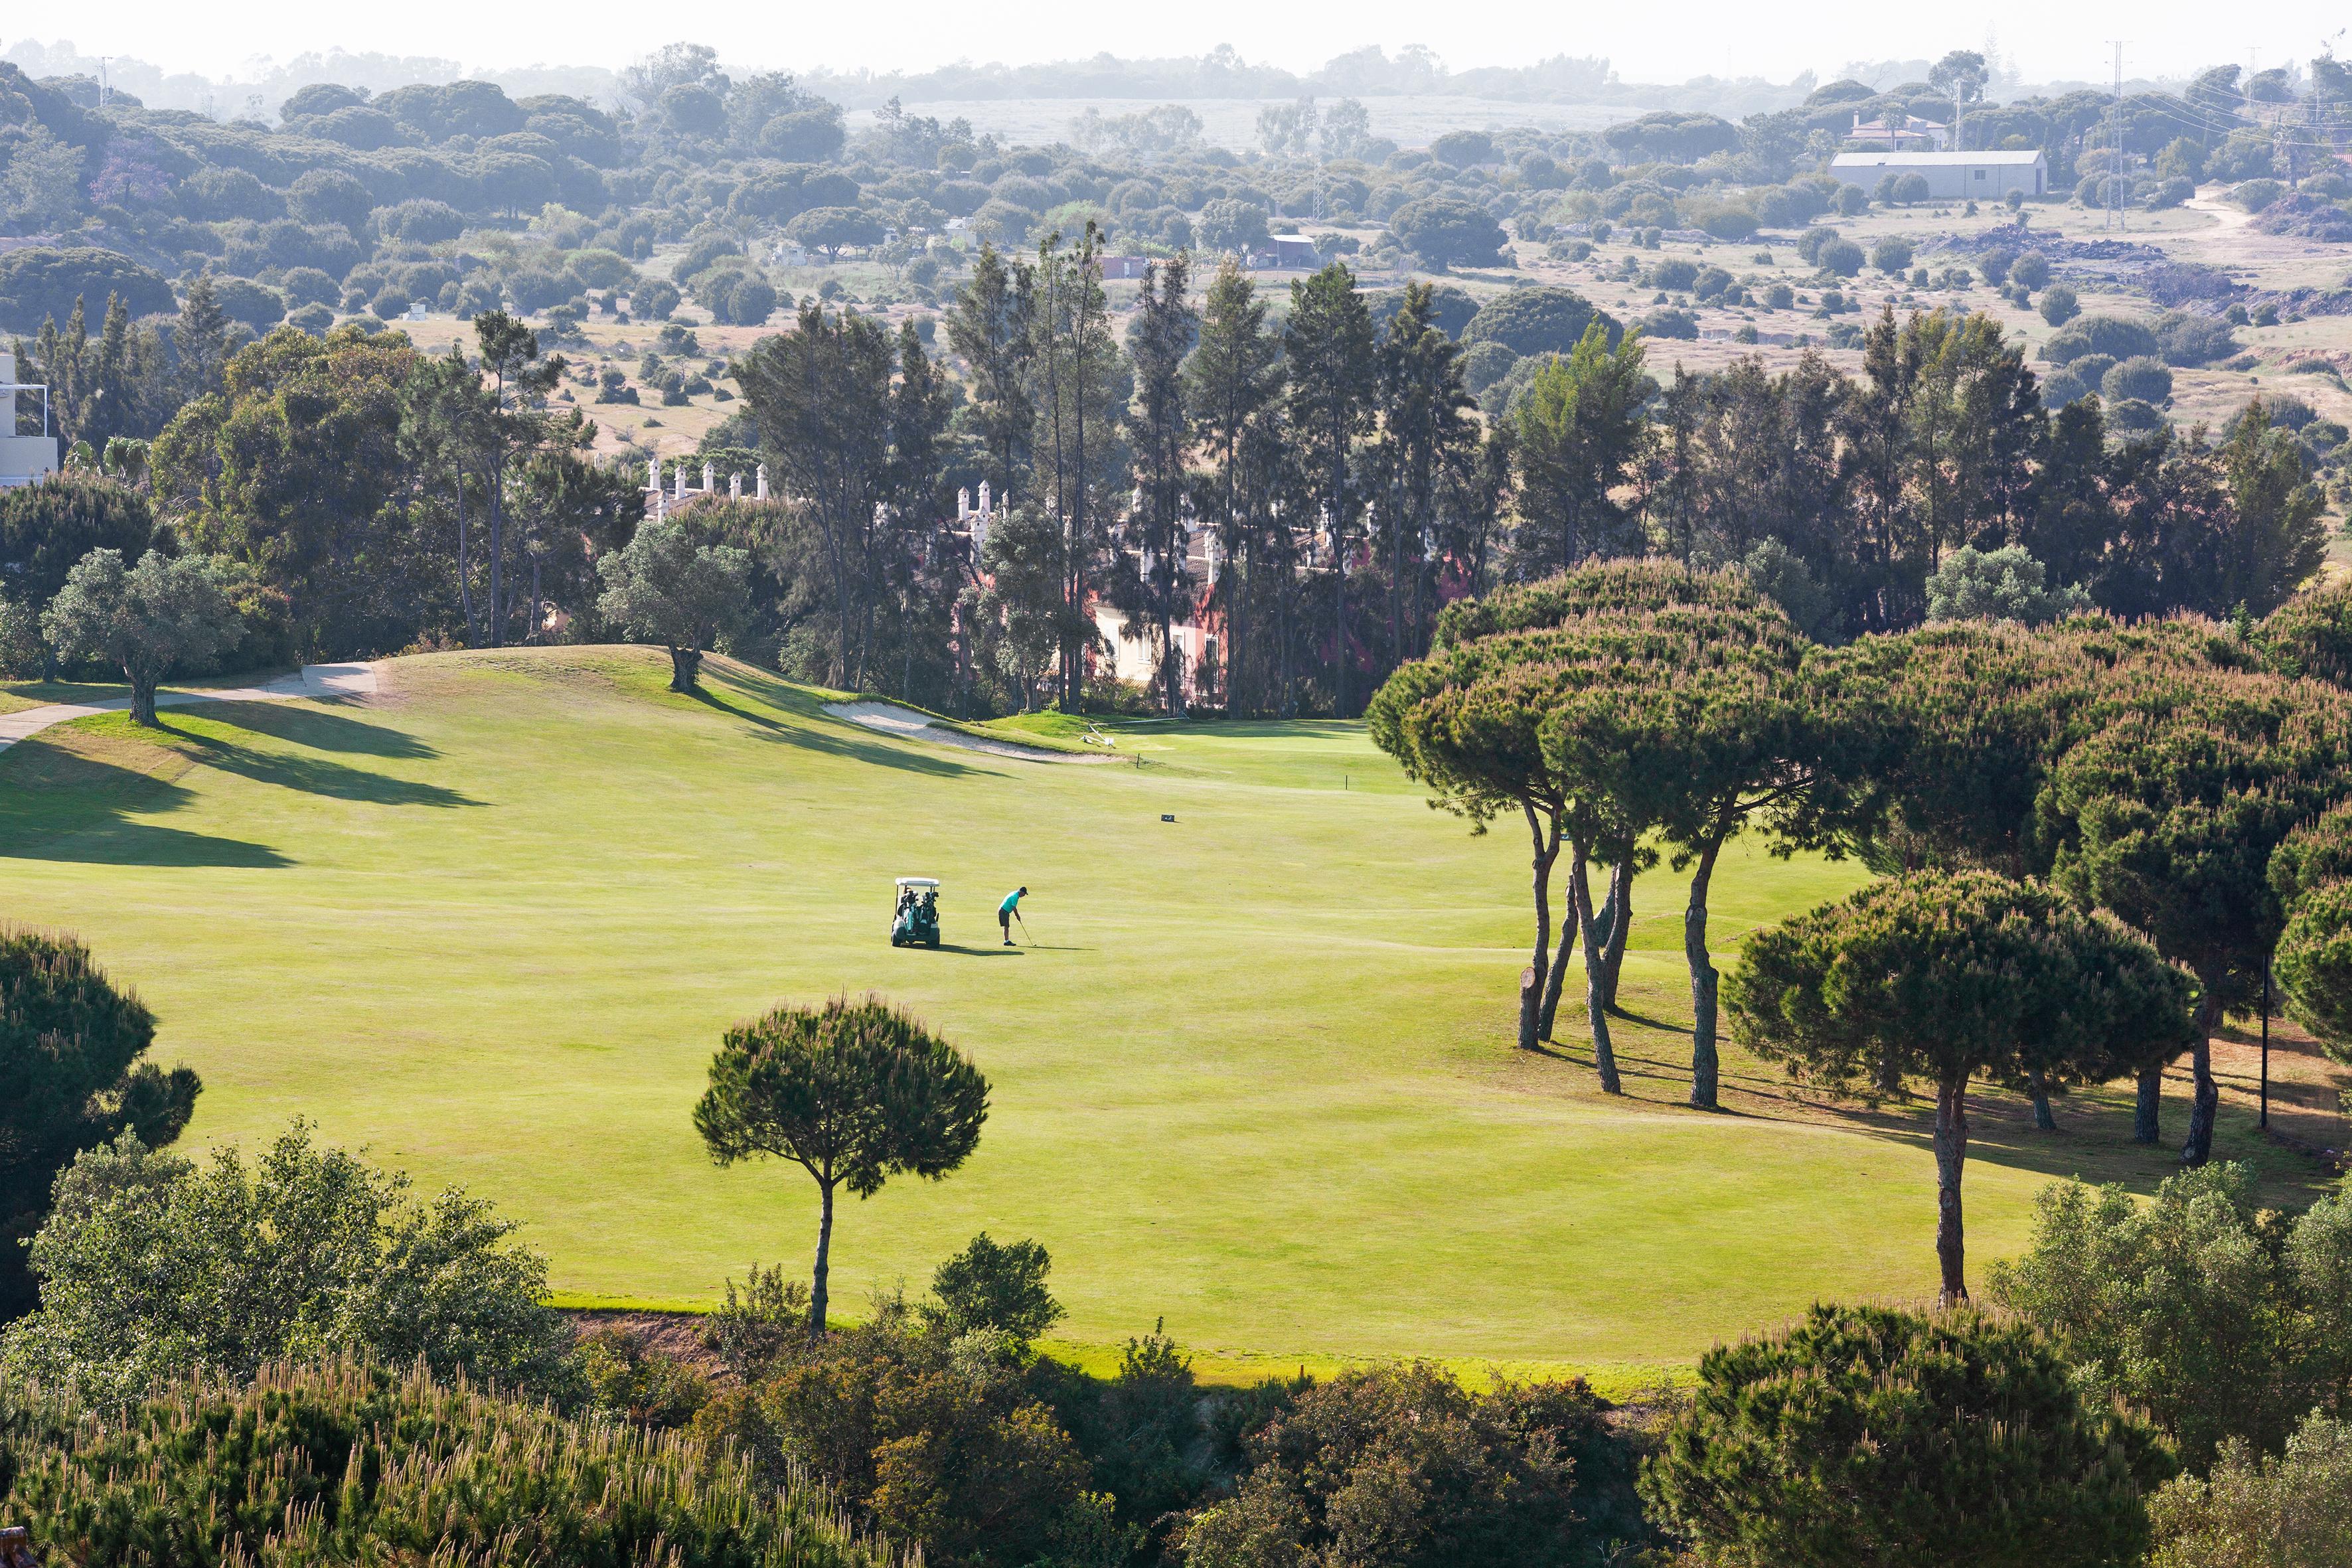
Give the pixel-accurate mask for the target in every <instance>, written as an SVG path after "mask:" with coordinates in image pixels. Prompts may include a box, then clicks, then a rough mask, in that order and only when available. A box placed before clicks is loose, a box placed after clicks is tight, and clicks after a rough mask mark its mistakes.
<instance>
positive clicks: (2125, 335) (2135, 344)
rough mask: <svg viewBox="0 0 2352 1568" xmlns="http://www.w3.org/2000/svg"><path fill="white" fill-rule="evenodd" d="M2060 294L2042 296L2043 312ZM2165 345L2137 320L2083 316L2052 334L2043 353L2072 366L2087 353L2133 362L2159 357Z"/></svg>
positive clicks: (2054, 362)
mask: <svg viewBox="0 0 2352 1568" xmlns="http://www.w3.org/2000/svg"><path fill="white" fill-rule="evenodd" d="M2057 292H2058V290H2057V289H2051V290H2050V292H2049V293H2048V294H2044V295H2043V296H2042V310H2043V313H2044V314H2045V315H2046V314H2047V313H2048V311H2049V306H2050V300H2051V299H2052V297H2053V296H2054V295H2055V294H2056V293H2057ZM2162 348H2163V345H2162V344H2161V343H2159V342H2158V341H2157V336H2156V333H2155V332H2153V331H2150V330H2149V329H2148V328H2147V326H2145V325H2144V324H2142V323H2141V322H2138V321H2126V319H2125V318H2123V317H2121V316H2084V317H2083V318H2082V319H2081V320H2079V321H2070V322H2068V323H2067V324H2066V325H2065V326H2063V327H2061V328H2060V329H2059V330H2058V331H2057V332H2055V333H2054V334H2053V335H2052V337H2051V339H2050V342H2049V343H2048V345H2047V346H2046V347H2044V348H2043V350H2042V354H2043V356H2044V357H2045V358H2047V359H2048V360H2049V361H2050V363H2052V364H2072V363H2074V361H2076V360H2078V359H2080V358H2082V357H2083V356H2084V354H2105V355H2107V356H2108V357H2109V358H2110V359H2111V360H2126V359H2134V358H2137V357H2138V356H2140V355H2143V354H2147V355H2158V354H2160V353H2162Z"/></svg>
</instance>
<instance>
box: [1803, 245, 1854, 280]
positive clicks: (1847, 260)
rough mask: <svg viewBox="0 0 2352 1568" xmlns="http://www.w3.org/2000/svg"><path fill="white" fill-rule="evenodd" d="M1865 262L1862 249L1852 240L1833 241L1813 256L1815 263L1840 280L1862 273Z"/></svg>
mask: <svg viewBox="0 0 2352 1568" xmlns="http://www.w3.org/2000/svg"><path fill="white" fill-rule="evenodd" d="M1813 261H1814V263H1815V264H1816V265H1817V266H1819V267H1820V268H1821V269H1822V271H1824V272H1827V273H1831V274H1832V275H1834V276H1836V277H1839V278H1852V277H1853V276H1855V275H1856V274H1858V273H1859V272H1861V270H1862V264H1863V261H1864V256H1863V253H1862V247H1860V246H1858V245H1856V244H1855V243H1854V242H1853V241H1852V240H1850V239H1833V240H1832V241H1830V242H1829V243H1828V244H1827V245H1824V246H1822V247H1821V249H1820V250H1819V251H1817V252H1815V253H1814V256H1813Z"/></svg>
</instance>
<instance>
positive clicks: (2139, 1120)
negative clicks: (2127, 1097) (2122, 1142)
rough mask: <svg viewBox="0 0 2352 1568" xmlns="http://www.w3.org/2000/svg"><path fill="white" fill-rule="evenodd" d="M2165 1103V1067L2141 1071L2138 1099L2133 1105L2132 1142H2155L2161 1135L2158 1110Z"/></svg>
mask: <svg viewBox="0 0 2352 1568" xmlns="http://www.w3.org/2000/svg"><path fill="white" fill-rule="evenodd" d="M2163 1105H2164V1069H2163V1068H2160V1067H2153V1068H2142V1069H2141V1071H2140V1075H2139V1084H2138V1091H2137V1099H2136V1100H2135V1101H2134V1103H2133V1106H2132V1142H2135V1143H2153V1142H2156V1141H2157V1140H2158V1138H2159V1137H2161V1136H2162V1135H2163V1134H2162V1131H2161V1129H2159V1128H2158V1125H2157V1116H2158V1111H2159V1110H2162V1108H2163Z"/></svg>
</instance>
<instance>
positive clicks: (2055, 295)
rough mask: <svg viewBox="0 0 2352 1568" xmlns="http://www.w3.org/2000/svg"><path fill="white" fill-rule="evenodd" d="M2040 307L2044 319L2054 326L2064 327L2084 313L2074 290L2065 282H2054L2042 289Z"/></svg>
mask: <svg viewBox="0 0 2352 1568" xmlns="http://www.w3.org/2000/svg"><path fill="white" fill-rule="evenodd" d="M2040 309H2041V311H2042V320H2043V321H2047V322H2049V323H2050V324H2051V325H2052V326H2053V327H2063V326H2064V325H2065V324H2066V323H2067V322H2069V321H2073V320H2074V318H2075V317H2076V316H2079V315H2081V314H2082V313H2083V307H2082V305H2081V304H2080V303H2079V302H2077V301H2076V300H2075V298H2074V289H2070V288H2068V287H2067V286H2066V285H2065V284H2063V283H2056V284H2053V285H2052V286H2051V287H2050V288H2048V289H2044V290H2043V291H2042V304H2041V306H2040Z"/></svg>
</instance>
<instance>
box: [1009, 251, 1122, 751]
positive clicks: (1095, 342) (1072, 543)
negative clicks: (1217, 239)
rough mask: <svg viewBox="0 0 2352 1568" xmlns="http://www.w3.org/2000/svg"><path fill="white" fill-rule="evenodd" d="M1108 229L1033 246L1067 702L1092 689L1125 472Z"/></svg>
mask: <svg viewBox="0 0 2352 1568" xmlns="http://www.w3.org/2000/svg"><path fill="white" fill-rule="evenodd" d="M1101 249H1102V237H1101V235H1100V232H1099V231H1098V230H1097V228H1096V227H1095V226H1094V224H1093V222H1092V220H1089V221H1088V222H1087V226H1086V229H1085V232H1084V233H1082V234H1081V235H1080V236H1079V237H1078V239H1077V241H1076V244H1074V245H1072V246H1070V247H1068V248H1066V249H1065V248H1064V247H1063V245H1062V237H1061V236H1060V235H1058V234H1055V235H1049V236H1047V237H1045V240H1044V241H1042V242H1041V243H1040V244H1039V246H1038V248H1037V264H1036V282H1035V285H1034V294H1033V299H1034V308H1033V309H1032V310H1031V312H1030V317H1029V321H1030V339H1031V344H1030V375H1031V386H1032V395H1031V396H1032V402H1033V404H1034V407H1035V410H1036V423H1035V431H1036V434H1035V437H1034V451H1035V456H1034V468H1035V471H1036V478H1037V483H1038V486H1039V489H1040V490H1041V491H1042V494H1041V495H1040V498H1039V499H1040V500H1041V501H1042V503H1043V504H1044V505H1045V506H1046V507H1047V508H1048V509H1049V510H1050V511H1051V513H1052V515H1053V516H1054V517H1055V519H1057V520H1058V521H1059V522H1060V524H1061V527H1062V533H1063V549H1062V571H1063V578H1062V606H1063V626H1062V647H1061V656H1060V661H1059V662H1060V685H1061V700H1062V705H1063V706H1064V707H1065V708H1066V709H1072V710H1075V709H1076V708H1078V707H1079V706H1080V705H1081V703H1082V702H1083V700H1084V698H1085V695H1086V671H1087V660H1088V658H1090V656H1091V654H1092V651H1093V648H1094V644H1095V640H1096V633H1095V626H1094V618H1093V596H1094V595H1095V593H1096V591H1097V586H1098V584H1097V563H1098V561H1099V559H1100V557H1101V555H1102V553H1103V551H1104V549H1105V548H1106V546H1107V544H1108V531H1107V529H1108V522H1109V521H1110V514H1111V510H1112V508H1111V501H1110V497H1111V495H1112V493H1113V491H1114V489H1116V488H1118V481H1119V479H1120V476H1121V475H1122V474H1123V473H1124V472H1125V467H1126V465H1125V461H1124V458H1123V456H1122V454H1121V452H1120V442H1119V417H1118V410H1119V407H1120V405H1122V404H1124V403H1125V402H1126V401H1127V394H1128V390H1129V388H1128V384H1127V375H1128V370H1127V366H1126V364H1125V363H1124V361H1123V359H1122V356H1121V355H1120V353H1119V351H1118V341H1117V340H1116V339H1115V338H1113V337H1112V335H1111V329H1110V309H1109V302H1108V300H1106V298H1105V297H1104V294H1103V287H1102V263H1101Z"/></svg>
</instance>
